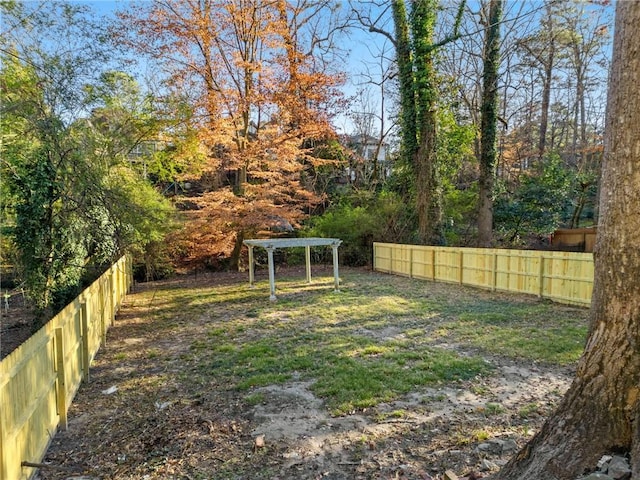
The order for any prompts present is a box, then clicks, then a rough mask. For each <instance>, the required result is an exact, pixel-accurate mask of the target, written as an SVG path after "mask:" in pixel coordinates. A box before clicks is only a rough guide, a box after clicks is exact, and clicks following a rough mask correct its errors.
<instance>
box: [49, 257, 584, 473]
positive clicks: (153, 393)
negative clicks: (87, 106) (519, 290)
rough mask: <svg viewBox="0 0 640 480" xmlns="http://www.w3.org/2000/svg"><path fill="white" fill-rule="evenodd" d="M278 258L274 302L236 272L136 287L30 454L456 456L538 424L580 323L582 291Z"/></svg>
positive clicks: (83, 463)
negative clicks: (565, 302) (48, 443)
mask: <svg viewBox="0 0 640 480" xmlns="http://www.w3.org/2000/svg"><path fill="white" fill-rule="evenodd" d="M288 274H292V272H291V271H287V272H278V276H277V286H278V291H277V294H278V301H277V302H270V301H269V288H268V283H267V281H266V279H265V280H261V281H259V282H258V284H257V286H256V288H254V289H250V288H248V285H247V283H246V277H245V276H241V275H238V274H207V275H202V276H199V277H197V278H195V277H188V278H187V277H182V278H177V279H171V280H167V281H160V282H155V283H150V284H146V285H143V286H139V287H137V288H136V291H135V292H134V293H133V294H131V295H129V296H128V298H127V301H126V302H125V305H124V306H123V308H122V309H121V311H120V313H119V315H118V320H117V321H116V323H115V325H114V326H113V327H112V328H111V329H110V331H109V342H108V344H107V348H105V349H103V350H101V352H100V353H99V355H97V356H96V360H95V364H94V368H93V373H92V381H91V382H88V383H86V384H83V387H82V388H81V389H80V390H79V393H78V395H77V396H76V399H75V400H74V407H73V408H72V411H71V412H70V418H73V419H74V420H73V421H72V422H69V429H68V430H66V431H62V432H59V433H58V435H57V436H56V437H55V438H54V440H53V441H52V447H51V448H50V451H49V453H48V455H47V457H46V462H47V463H50V464H51V465H60V466H63V467H65V468H66V467H73V468H74V469H76V470H77V471H78V472H79V474H80V473H84V474H87V475H88V474H91V475H92V476H95V477H100V478H120V479H125V480H126V479H129V480H140V479H149V480H154V479H157V480H159V479H166V478H202V479H205V478H215V479H230V480H232V479H233V480H235V479H245V478H252V479H265V480H266V479H273V478H298V479H300V480H313V479H316V478H319V476H326V477H327V478H329V477H330V478H335V479H340V480H346V479H353V478H397V477H398V475H399V472H400V475H401V476H403V477H405V476H406V477H407V478H422V476H424V475H423V473H424V472H425V471H427V470H429V471H434V472H436V471H437V472H439V474H442V473H443V472H444V471H445V470H447V469H454V470H456V471H457V470H459V473H460V474H463V473H464V472H467V471H469V469H470V468H475V469H478V468H480V466H479V465H480V463H479V462H480V460H481V459H480V457H479V456H478V454H477V451H476V444H477V443H478V442H482V441H484V440H487V439H489V438H491V437H493V436H496V435H498V436H500V437H504V435H505V432H508V434H509V436H510V437H511V438H514V439H516V440H517V441H518V442H519V443H520V444H522V443H523V442H524V441H525V440H526V439H527V438H529V435H528V434H529V430H532V431H534V430H535V429H536V428H538V427H539V425H540V424H541V422H542V420H543V416H544V415H545V414H547V413H548V412H549V410H550V409H551V408H553V405H554V403H555V402H556V401H557V399H558V398H559V397H560V395H561V392H560V390H555V391H554V390H553V389H554V388H555V389H562V388H564V385H565V380H564V379H565V372H566V371H568V370H570V368H565V367H563V365H565V364H566V363H571V362H572V361H574V360H575V359H577V357H578V355H579V353H580V350H581V345H582V342H583V338H584V335H585V333H586V327H585V324H586V317H587V310H586V309H580V308H573V307H564V306H561V305H554V304H551V303H548V302H545V301H539V300H538V299H536V298H530V297H522V296H510V295H507V294H500V293H491V292H488V291H481V290H475V289H472V288H466V287H460V286H459V285H446V284H437V283H431V282H424V281H418V280H412V279H409V278H403V277H395V276H389V275H383V274H376V273H371V272H367V271H365V270H353V269H345V270H344V271H343V283H342V285H341V291H340V292H334V291H333V278H332V276H331V269H330V268H329V269H327V270H325V276H318V275H316V276H315V278H314V283H313V284H311V285H306V284H305V283H304V274H303V273H302V272H299V271H298V272H297V273H296V272H293V275H292V276H287V275H288ZM263 275H264V273H263ZM533 361H536V362H538V363H537V365H535V366H533V365H531V364H532V363H533ZM521 371H522V372H521ZM503 375H504V377H503ZM507 377H508V378H507ZM112 386H116V387H117V391H116V392H115V393H113V394H110V395H107V394H105V393H103V392H104V391H107V389H109V388H110V387H112ZM520 392H525V393H526V395H524V396H522V395H518V393H520ZM554 392H556V393H554ZM505 393H506V394H507V397H506V398H505V397H503V395H504V394H505ZM318 397H321V399H318ZM75 405H77V407H76V406H75ZM74 409H75V411H74ZM354 412H355V413H356V414H355V415H349V414H351V413H354ZM330 414H333V417H332V416H331V415H330ZM302 424H304V425H302ZM264 428H267V430H263V429H264ZM285 428H286V429H287V432H288V434H287V436H286V437H283V438H282V439H280V440H279V439H278V437H277V435H278V434H279V432H282V430H283V429H285ZM261 434H265V435H266V443H265V444H264V445H262V446H260V445H258V443H257V442H256V439H257V436H258V435H261ZM270 435H271V436H270ZM318 439H322V442H319V441H318ZM263 440H264V439H263ZM320 443H322V445H320ZM443 452H444V453H443ZM454 452H457V453H454ZM70 471H71V470H68V471H67V470H62V469H61V470H60V471H58V470H56V469H49V470H46V471H44V472H41V475H42V478H43V480H63V479H65V478H67V477H68V475H69V472H70ZM74 471H75V470H74ZM94 474H95V475H94ZM439 474H435V473H434V476H441V475H439Z"/></svg>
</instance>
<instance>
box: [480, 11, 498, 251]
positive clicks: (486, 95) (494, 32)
mask: <svg viewBox="0 0 640 480" xmlns="http://www.w3.org/2000/svg"><path fill="white" fill-rule="evenodd" d="M502 4H503V0H491V2H490V3H489V20H488V22H489V24H488V25H487V30H486V34H485V45H484V50H485V53H484V69H483V74H482V106H481V113H482V116H481V120H480V135H481V139H480V178H479V180H478V184H479V185H478V186H479V189H478V197H479V198H478V245H479V246H481V247H490V246H491V244H492V242H493V184H494V179H495V169H496V156H497V152H496V122H497V119H498V68H499V67H500V20H501V18H502Z"/></svg>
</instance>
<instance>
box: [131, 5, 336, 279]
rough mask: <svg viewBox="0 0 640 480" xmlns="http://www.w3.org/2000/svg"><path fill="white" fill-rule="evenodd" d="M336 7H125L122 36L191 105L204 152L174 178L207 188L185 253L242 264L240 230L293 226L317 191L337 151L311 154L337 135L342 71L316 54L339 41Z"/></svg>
mask: <svg viewBox="0 0 640 480" xmlns="http://www.w3.org/2000/svg"><path fill="white" fill-rule="evenodd" d="M331 8H332V7H331V5H330V2H326V5H325V4H323V3H322V2H313V5H308V4H307V3H306V2H301V3H300V4H295V2H294V3H292V2H287V1H285V0H279V1H273V2H260V1H255V0H254V1H213V0H205V1H202V0H200V1H196V0H186V1H185V0H165V1H156V2H153V3H152V4H140V5H138V6H137V7H135V8H134V9H133V10H129V11H127V12H122V13H121V14H120V19H121V21H122V22H123V23H124V24H125V25H126V29H124V28H123V29H121V30H120V32H123V31H127V32H128V34H126V35H123V34H118V35H119V37H118V38H119V41H120V42H122V43H123V44H125V45H127V46H128V47H130V48H133V49H135V50H136V51H138V52H140V53H143V54H145V55H147V56H148V57H149V58H150V61H152V62H153V65H155V66H156V68H158V72H159V76H161V77H162V78H163V79H164V80H165V86H166V89H167V91H168V92H171V94H173V95H178V96H182V97H183V98H185V99H188V102H189V103H190V104H191V105H193V107H192V108H193V113H192V115H191V116H190V118H189V121H190V124H191V125H190V128H192V129H195V130H196V131H197V132H198V139H199V145H200V147H201V148H204V150H205V158H206V160H205V161H204V162H203V163H201V164H199V165H198V168H190V169H186V170H185V171H184V173H183V175H182V178H179V179H177V180H182V181H185V180H189V181H190V182H193V183H194V184H196V185H199V186H200V187H202V188H200V189H199V193H198V195H197V196H196V197H194V198H191V199H190V205H191V206H192V208H191V209H190V210H188V211H186V212H184V214H185V220H186V223H185V229H184V231H183V232H182V233H181V236H180V239H178V241H177V243H178V244H179V245H180V248H181V250H182V251H181V256H182V259H183V261H185V262H186V263H189V264H200V263H207V262H211V261H214V260H215V258H216V257H219V258H224V257H228V256H231V258H232V260H231V261H232V264H235V265H237V261H238V258H239V252H240V247H241V242H242V240H243V239H244V238H247V237H249V236H254V235H256V234H259V232H263V233H264V232H266V231H269V230H273V229H278V228H280V229H281V228H283V227H284V228H290V227H291V226H296V225H298V224H299V222H300V220H301V219H303V218H304V217H305V216H306V215H307V214H308V213H309V212H310V211H311V210H312V209H313V207H314V205H316V204H318V202H319V201H321V200H322V192H317V191H314V189H313V188H312V181H311V180H312V179H313V175H314V172H315V171H316V170H315V169H316V168H317V167H318V166H319V165H321V164H323V163H326V162H328V161H330V160H321V159H319V158H316V157H315V156H314V155H313V153H312V152H313V147H314V146H316V145H317V144H318V143H321V142H324V141H327V140H329V139H331V138H333V137H334V131H333V128H332V126H331V124H330V120H331V117H332V115H333V114H335V112H336V111H337V109H338V108H339V107H340V105H341V97H340V94H339V93H338V87H339V86H340V85H341V82H342V80H343V78H342V75H340V74H339V73H338V72H332V70H331V69H330V68H329V65H328V63H327V62H329V61H330V59H329V57H326V56H322V55H321V54H322V52H323V49H324V48H325V47H326V46H327V45H328V44H329V43H330V42H331V41H332V34H331V32H332V31H333V30H332V26H331V25H332V22H335V16H334V15H333V14H332V10H331ZM327 32H329V33H327ZM160 72H161V73H160ZM328 72H332V73H328ZM173 141H174V142H176V143H179V141H180V139H179V138H175V139H173ZM193 166H195V165H193ZM203 179H207V182H203V181H202V180H203ZM205 183H206V186H204V185H205ZM235 265H234V266H235Z"/></svg>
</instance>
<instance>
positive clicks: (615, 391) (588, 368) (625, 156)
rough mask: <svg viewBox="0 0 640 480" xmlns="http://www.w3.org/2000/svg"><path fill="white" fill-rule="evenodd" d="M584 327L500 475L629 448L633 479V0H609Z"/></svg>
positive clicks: (639, 210)
mask: <svg viewBox="0 0 640 480" xmlns="http://www.w3.org/2000/svg"><path fill="white" fill-rule="evenodd" d="M616 8H617V10H616V26H615V38H614V47H613V63H612V70H611V75H610V82H609V98H608V112H607V119H606V133H605V152H604V162H603V172H602V187H601V188H602V193H601V197H600V215H601V216H600V222H599V225H598V239H597V244H596V250H595V283H594V290H593V300H592V305H591V315H590V328H589V336H588V339H587V343H586V347H585V352H584V354H583V356H582V358H581V360H580V362H579V364H578V369H577V372H576V378H575V380H574V381H573V383H572V385H571V387H570V388H569V391H568V392H567V394H566V395H565V397H564V399H563V401H562V403H561V404H560V406H559V408H558V409H557V411H556V412H555V413H554V414H553V415H552V416H551V417H550V418H549V419H548V420H547V422H546V423H545V425H544V426H543V428H542V429H541V430H540V432H539V433H538V434H537V435H536V436H535V437H534V438H533V439H532V440H531V441H530V442H529V444H528V445H526V446H525V448H523V449H522V450H521V451H520V452H519V453H518V454H517V455H516V456H515V457H514V458H512V459H511V461H510V462H509V463H508V464H507V465H506V466H505V467H504V469H503V470H502V471H501V472H500V473H499V474H498V475H497V478H498V479H500V480H516V479H517V480H531V479H544V480H574V479H575V478H576V477H577V476H578V475H579V474H582V473H583V471H585V470H588V469H592V468H594V467H595V465H596V463H597V461H598V459H599V458H600V457H601V456H602V455H603V454H605V453H611V452H629V453H630V456H631V466H632V470H633V473H632V476H631V478H640V196H638V191H639V190H640V131H638V128H637V125H638V124H639V123H640V37H638V35H637V25H638V24H639V23H640V2H618V4H617V7H616Z"/></svg>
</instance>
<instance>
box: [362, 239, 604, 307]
mask: <svg viewBox="0 0 640 480" xmlns="http://www.w3.org/2000/svg"><path fill="white" fill-rule="evenodd" d="M373 268H374V270H376V271H378V272H386V273H392V274H396V275H405V276H408V277H412V278H419V279H428V280H435V281H440V282H450V283H458V284H461V285H470V286H474V287H480V288H488V289H491V290H500V291H506V292H517V293H524V294H530V295H537V296H539V297H542V298H549V299H551V300H554V301H557V302H562V303H569V304H577V305H589V304H590V303H591V291H592V289H593V256H592V254H590V253H575V252H550V251H538V250H507V249H497V248H456V247H431V246H424V245H398V244H393V243H374V244H373Z"/></svg>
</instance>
